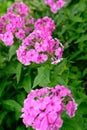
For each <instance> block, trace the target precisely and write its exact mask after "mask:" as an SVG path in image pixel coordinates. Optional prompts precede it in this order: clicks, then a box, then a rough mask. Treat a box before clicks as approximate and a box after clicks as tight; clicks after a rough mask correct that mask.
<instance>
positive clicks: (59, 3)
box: [44, 0, 65, 14]
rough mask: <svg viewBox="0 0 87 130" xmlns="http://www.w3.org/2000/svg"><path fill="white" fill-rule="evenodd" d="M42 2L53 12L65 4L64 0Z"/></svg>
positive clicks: (45, 0)
mask: <svg viewBox="0 0 87 130" xmlns="http://www.w3.org/2000/svg"><path fill="white" fill-rule="evenodd" d="M44 2H45V3H46V4H47V5H48V6H49V7H50V10H51V12H52V13H54V14H56V13H57V11H58V10H59V9H61V8H62V7H63V6H64V5H65V1H64V0H44Z"/></svg>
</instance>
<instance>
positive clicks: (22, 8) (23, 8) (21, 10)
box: [7, 2, 29, 16]
mask: <svg viewBox="0 0 87 130" xmlns="http://www.w3.org/2000/svg"><path fill="white" fill-rule="evenodd" d="M7 12H8V13H14V14H18V15H21V16H27V15H28V13H29V7H28V6H27V5H25V4H24V3H23V2H15V3H14V4H13V5H12V6H11V7H10V8H8V11H7Z"/></svg>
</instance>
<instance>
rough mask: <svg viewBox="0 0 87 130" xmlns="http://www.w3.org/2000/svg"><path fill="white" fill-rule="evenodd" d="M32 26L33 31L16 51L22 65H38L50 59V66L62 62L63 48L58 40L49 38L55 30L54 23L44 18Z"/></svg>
mask: <svg viewBox="0 0 87 130" xmlns="http://www.w3.org/2000/svg"><path fill="white" fill-rule="evenodd" d="M34 26H35V29H34V31H33V32H32V33H30V35H29V36H27V37H26V38H25V39H24V40H23V42H22V45H21V46H20V47H19V49H18V50H17V57H18V60H19V61H20V62H22V63H23V64H24V65H30V64H31V62H35V63H37V64H40V63H43V62H45V61H47V59H48V58H50V59H51V61H52V64H57V63H58V62H60V61H61V60H62V53H63V50H64V47H63V46H62V44H61V42H60V41H59V40H58V39H53V38H52V36H51V34H52V31H53V30H54V29H55V24H54V21H53V20H52V19H51V18H49V17H47V16H46V17H44V18H41V19H38V20H37V21H36V22H35V25H34Z"/></svg>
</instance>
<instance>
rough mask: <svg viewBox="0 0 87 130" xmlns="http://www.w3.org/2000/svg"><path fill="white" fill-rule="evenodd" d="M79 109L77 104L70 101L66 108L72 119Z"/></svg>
mask: <svg viewBox="0 0 87 130" xmlns="http://www.w3.org/2000/svg"><path fill="white" fill-rule="evenodd" d="M76 109H77V104H76V103H75V102H74V101H69V102H68V104H67V106H66V112H67V114H68V115H69V116H70V117H74V116H75V111H76Z"/></svg>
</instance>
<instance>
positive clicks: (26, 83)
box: [18, 72, 31, 93]
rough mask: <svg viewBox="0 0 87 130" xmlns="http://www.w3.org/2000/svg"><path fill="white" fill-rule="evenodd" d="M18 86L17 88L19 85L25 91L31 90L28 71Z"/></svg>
mask: <svg viewBox="0 0 87 130" xmlns="http://www.w3.org/2000/svg"><path fill="white" fill-rule="evenodd" d="M18 87H19V88H20V87H22V88H24V90H25V91H26V92H27V93H29V92H30V90H31V75H30V72H28V73H27V74H26V75H25V77H24V79H23V81H22V83H21V84H20V85H19V86H18Z"/></svg>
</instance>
